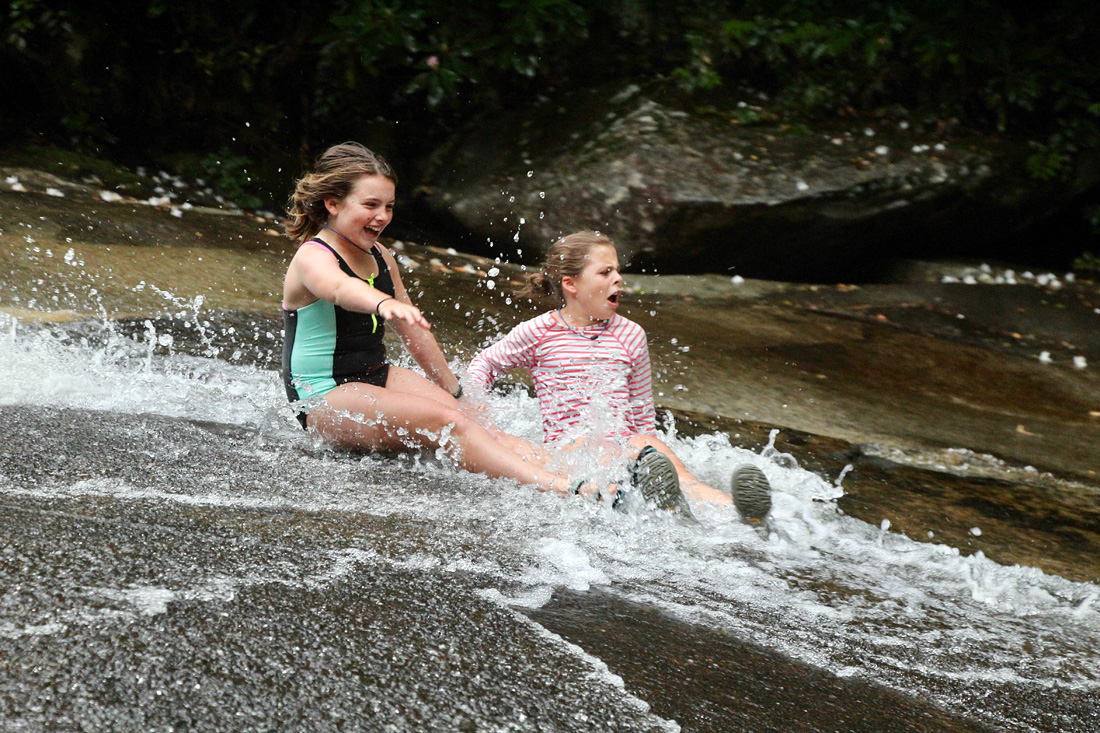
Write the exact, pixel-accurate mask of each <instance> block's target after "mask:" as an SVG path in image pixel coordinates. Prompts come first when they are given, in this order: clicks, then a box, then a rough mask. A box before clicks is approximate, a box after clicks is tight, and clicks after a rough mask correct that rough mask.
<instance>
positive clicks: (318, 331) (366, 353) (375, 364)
mask: <svg viewBox="0 0 1100 733" xmlns="http://www.w3.org/2000/svg"><path fill="white" fill-rule="evenodd" d="M305 244H318V245H320V246H322V247H324V248H325V249H327V250H328V251H329V252H332V254H333V255H334V256H335V257H336V260H337V262H339V263H340V269H341V270H342V271H343V272H344V273H346V274H347V275H350V276H351V277H354V278H358V279H360V280H363V281H364V282H366V283H367V284H368V285H371V286H373V287H375V288H377V289H378V290H380V291H382V292H383V293H385V294H386V295H389V296H391V297H393V295H394V290H393V278H391V277H390V270H389V267H388V266H387V265H386V261H385V260H384V259H382V254H381V253H380V252H379V251H378V250H377V249H371V254H372V255H373V256H374V260H375V262H377V263H378V274H377V275H375V276H373V277H369V278H360V277H359V276H358V275H356V274H355V272H354V271H353V270H352V269H351V267H350V266H348V263H346V262H344V258H342V257H341V256H340V255H338V254H337V253H336V250H334V249H333V248H332V247H330V246H329V245H327V244H326V243H325V242H323V241H321V240H320V239H311V240H309V241H308V242H305ZM283 333H284V339H285V340H284V342H283V383H284V384H285V385H286V396H287V399H289V400H290V401H291V402H292V403H294V402H298V401H299V400H303V399H308V398H310V397H324V396H325V395H326V394H328V393H329V392H330V391H332V390H333V389H335V388H336V387H337V386H338V385H341V384H346V383H348V382H365V383H367V384H371V385H374V386H376V387H384V386H386V377H387V376H388V373H389V366H388V365H387V364H386V345H385V344H384V343H383V338H384V337H385V335H386V326H385V321H384V320H383V319H381V318H379V317H377V316H373V315H369V314H366V313H355V312H354V311H349V310H344V309H343V308H341V307H340V306H338V305H335V304H333V303H329V302H328V301H326V300H317V301H316V302H313V303H310V304H309V305H307V306H305V307H304V308H298V309H297V310H287V309H286V308H285V307H284V308H283ZM298 422H300V423H301V424H302V427H303V428H304V427H305V426H306V413H305V412H299V413H298Z"/></svg>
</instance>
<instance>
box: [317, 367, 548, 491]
mask: <svg viewBox="0 0 1100 733" xmlns="http://www.w3.org/2000/svg"><path fill="white" fill-rule="evenodd" d="M325 403H326V404H325V405H323V406H321V407H318V408H315V409H314V410H312V411H311V412H310V414H309V417H308V425H309V426H310V427H312V428H314V429H315V430H316V431H317V432H318V433H319V434H320V435H321V437H323V438H324V439H325V440H326V441H328V442H330V443H332V444H334V445H338V446H341V447H344V448H356V449H370V450H382V451H402V452H404V451H410V450H423V449H429V448H438V447H443V449H444V451H445V452H446V453H447V455H448V456H449V457H450V458H451V459H452V460H454V461H455V462H456V463H457V464H458V465H459V466H460V467H462V468H463V469H465V470H467V471H470V472H471V473H481V474H485V475H486V476H489V477H491V478H498V477H504V478H511V479H515V480H516V481H518V482H520V483H521V484H533V485H535V486H537V487H538V488H539V489H542V490H543V491H554V492H557V493H559V494H565V493H566V492H568V490H569V483H570V482H569V479H568V478H567V477H565V476H561V475H558V474H555V473H552V472H550V471H548V470H547V469H546V467H545V463H544V462H542V461H539V460H538V459H537V458H533V459H530V460H528V459H525V458H522V457H520V456H519V455H517V454H516V453H514V452H513V451H512V450H510V449H509V448H507V447H505V446H504V445H502V444H501V443H500V442H498V441H497V440H496V439H495V438H494V437H493V436H492V435H491V434H490V433H489V432H488V431H487V430H486V429H485V428H483V427H482V426H481V425H479V424H478V423H477V422H475V421H474V420H471V419H469V418H467V417H466V416H465V415H463V414H462V413H461V412H460V411H459V410H458V403H457V402H456V401H455V399H454V398H453V397H452V396H451V395H449V394H447V392H446V391H445V390H442V389H440V388H439V387H437V386H436V385H434V384H432V383H431V382H429V381H428V380H427V379H425V378H424V377H422V376H420V375H419V374H416V373H415V372H412V371H409V370H407V369H402V368H400V367H390V375H389V381H388V382H387V385H386V387H384V388H383V387H374V386H371V385H368V384H362V383H358V382H354V383H349V384H345V385H341V386H339V387H337V388H336V389H334V390H332V391H331V392H329V393H328V394H327V395H325ZM448 431H449V432H448ZM448 436H449V437H448ZM516 440H518V439H516ZM531 452H532V455H533V454H534V453H535V451H534V449H533V447H532V451H531Z"/></svg>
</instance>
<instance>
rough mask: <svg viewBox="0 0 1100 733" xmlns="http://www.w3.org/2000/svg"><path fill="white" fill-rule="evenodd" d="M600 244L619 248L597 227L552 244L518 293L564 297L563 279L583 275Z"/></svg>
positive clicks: (520, 294) (533, 296) (522, 295)
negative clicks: (596, 230)
mask: <svg viewBox="0 0 1100 733" xmlns="http://www.w3.org/2000/svg"><path fill="white" fill-rule="evenodd" d="M598 246H603V247H611V248H612V249H615V242H614V241H613V240H612V239H611V237H609V236H607V235H606V234H600V233H599V232H594V231H581V232H573V233H572V234H567V235H566V236H564V237H562V238H561V239H559V240H558V241H556V242H554V243H553V244H552V245H550V249H549V250H547V252H546V259H545V261H544V262H543V263H542V268H541V269H540V270H539V271H538V272H533V273H531V274H530V275H528V276H527V282H526V284H525V285H524V286H523V287H522V288H520V290H518V291H517V293H516V294H517V295H519V296H520V297H522V298H529V299H531V300H535V299H536V298H550V297H557V298H558V300H561V301H564V300H565V294H564V293H563V292H562V289H561V279H562V278H563V277H576V276H577V275H580V274H581V271H582V270H584V266H585V265H587V264H588V253H589V252H591V251H592V248H593V247H598Z"/></svg>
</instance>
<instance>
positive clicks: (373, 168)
mask: <svg viewBox="0 0 1100 733" xmlns="http://www.w3.org/2000/svg"><path fill="white" fill-rule="evenodd" d="M363 176H384V177H385V178H388V179H390V180H391V181H393V182H394V184H395V185H396V184H397V174H396V173H395V172H394V170H393V168H392V167H391V166H390V164H389V163H388V162H387V161H386V159H385V158H383V157H382V156H381V155H379V154H378V153H375V152H374V151H372V150H369V149H367V148H366V147H364V146H362V145H360V144H359V143H356V142H346V143H340V144H339V145H333V146H332V147H331V148H329V149H328V150H326V151H325V152H323V153H321V155H320V157H318V158H317V162H316V163H314V165H313V170H312V171H311V172H309V173H307V174H305V175H304V176H302V178H301V179H299V181H298V183H297V184H296V185H295V186H294V193H293V194H291V196H290V200H289V201H288V202H287V211H286V213H287V217H288V218H287V222H286V225H285V228H286V234H287V236H288V237H290V238H291V239H296V240H298V241H305V240H306V239H309V238H310V237H312V236H314V235H316V234H317V232H319V231H321V227H322V226H323V225H324V223H325V222H326V221H328V210H327V209H326V208H325V199H336V200H337V201H343V200H344V198H346V197H347V195H348V194H349V193H350V192H351V189H352V188H353V187H354V186H355V184H356V182H357V181H358V180H359V179H360V178H362V177H363Z"/></svg>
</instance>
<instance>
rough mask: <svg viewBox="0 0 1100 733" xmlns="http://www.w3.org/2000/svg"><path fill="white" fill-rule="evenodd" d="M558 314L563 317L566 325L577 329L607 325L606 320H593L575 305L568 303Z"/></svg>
mask: <svg viewBox="0 0 1100 733" xmlns="http://www.w3.org/2000/svg"><path fill="white" fill-rule="evenodd" d="M558 314H559V315H560V316H561V318H562V320H563V321H565V325H567V326H575V327H577V328H588V327H589V326H602V325H603V324H605V323H607V321H605V320H601V319H599V318H593V317H592V316H590V315H588V314H587V313H585V312H584V311H583V310H582V309H581V308H580V307H579V306H577V305H576V304H575V303H566V304H565V305H563V306H562V307H561V308H559V309H558ZM578 314H580V315H578Z"/></svg>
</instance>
